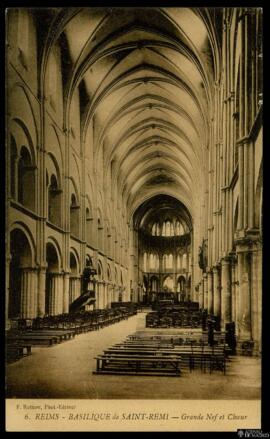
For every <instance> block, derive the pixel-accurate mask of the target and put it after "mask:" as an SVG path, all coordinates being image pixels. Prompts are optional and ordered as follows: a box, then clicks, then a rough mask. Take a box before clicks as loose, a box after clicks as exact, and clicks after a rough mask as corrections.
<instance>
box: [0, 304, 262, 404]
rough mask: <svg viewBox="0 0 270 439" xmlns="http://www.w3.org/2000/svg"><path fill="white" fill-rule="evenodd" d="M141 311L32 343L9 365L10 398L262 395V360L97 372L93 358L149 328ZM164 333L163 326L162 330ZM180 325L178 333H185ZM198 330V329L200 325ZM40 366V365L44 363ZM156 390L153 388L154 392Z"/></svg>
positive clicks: (244, 358) (233, 359)
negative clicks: (212, 367) (219, 368)
mask: <svg viewBox="0 0 270 439" xmlns="http://www.w3.org/2000/svg"><path fill="white" fill-rule="evenodd" d="M145 317H146V312H139V313H138V314H136V315H134V316H132V317H130V318H129V319H127V320H122V321H120V322H118V323H115V324H113V325H111V326H106V327H104V328H102V329H100V330H98V331H91V332H87V333H84V334H79V335H77V336H76V337H75V338H74V339H71V340H69V341H65V342H63V343H60V344H57V345H54V346H51V347H33V348H32V355H30V356H27V357H24V358H22V359H20V360H19V361H17V362H15V363H12V364H9V365H8V366H7V379H6V383H7V397H9V398H14V397H16V398H25V397H27V398H71V399H73V398H74V399H77V398H78V399H168V395H169V399H234V400H237V399H238V400H239V399H243V400H244V399H259V398H260V359H259V358H258V357H249V356H241V355H238V356H231V357H230V361H229V363H228V367H227V371H226V375H223V374H222V373H221V372H215V373H212V374H209V373H208V372H207V373H202V372H201V371H200V370H199V369H195V370H194V371H193V372H192V373H189V372H188V371H183V372H182V374H181V376H179V377H160V376H158V377H154V376H151V377H150V376H134V375H133V376H123V375H120V376H116V375H106V376H101V375H95V374H93V371H95V369H96V360H95V357H96V356H97V355H99V354H100V353H101V352H102V351H103V350H105V349H107V348H109V347H110V346H111V345H113V344H115V343H120V342H122V341H123V339H124V338H125V337H126V336H128V335H130V334H132V333H134V332H136V331H141V330H143V329H145ZM162 331H164V332H166V331H168V330H166V329H159V330H158V333H162ZM181 331H183V330H181V329H178V330H177V333H179V334H181ZM197 331H198V332H199V331H200V328H198V329H197ZM41 365H42V367H41ZM153 389H154V392H153Z"/></svg>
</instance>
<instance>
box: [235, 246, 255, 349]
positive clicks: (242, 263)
mask: <svg viewBox="0 0 270 439" xmlns="http://www.w3.org/2000/svg"><path fill="white" fill-rule="evenodd" d="M236 251H237V255H238V279H239V297H238V309H237V316H236V324H237V328H238V331H237V332H238V337H239V341H243V340H251V339H252V334H251V285H250V253H249V251H248V249H247V248H246V246H242V245H237V250H236Z"/></svg>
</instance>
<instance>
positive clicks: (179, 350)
mask: <svg viewBox="0 0 270 439" xmlns="http://www.w3.org/2000/svg"><path fill="white" fill-rule="evenodd" d="M109 350H111V351H112V350H117V351H119V352H123V351H124V352H129V353H130V354H136V353H138V354H143V353H144V352H145V353H146V352H147V353H148V352H151V353H152V354H153V355H154V353H155V354H156V355H158V354H161V353H162V354H165V353H169V354H174V355H180V356H181V358H182V367H183V368H189V370H190V372H191V371H192V370H194V369H195V368H196V367H199V368H200V369H201V371H203V372H205V371H206V370H209V372H210V373H212V371H213V370H222V371H223V372H224V374H225V372H226V353H225V350H224V347H222V346H219V347H209V346H204V345H202V346H197V345H195V346H193V345H180V346H175V345H164V344H148V343H147V344H145V343H135V342H133V343H126V342H123V343H122V344H121V343H120V344H115V345H114V346H112V347H111V348H109Z"/></svg>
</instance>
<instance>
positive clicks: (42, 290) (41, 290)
mask: <svg viewBox="0 0 270 439" xmlns="http://www.w3.org/2000/svg"><path fill="white" fill-rule="evenodd" d="M46 270H47V266H43V267H42V266H41V267H40V268H39V273H38V304H37V315H38V317H43V316H44V314H45V296H46Z"/></svg>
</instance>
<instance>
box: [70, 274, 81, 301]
mask: <svg viewBox="0 0 270 439" xmlns="http://www.w3.org/2000/svg"><path fill="white" fill-rule="evenodd" d="M80 294H81V282H80V277H78V276H72V275H70V277H69V303H72V302H74V300H76V299H77V298H78V297H79V296H80Z"/></svg>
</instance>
